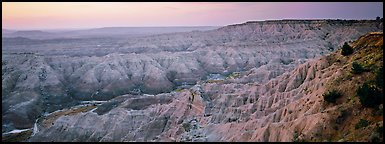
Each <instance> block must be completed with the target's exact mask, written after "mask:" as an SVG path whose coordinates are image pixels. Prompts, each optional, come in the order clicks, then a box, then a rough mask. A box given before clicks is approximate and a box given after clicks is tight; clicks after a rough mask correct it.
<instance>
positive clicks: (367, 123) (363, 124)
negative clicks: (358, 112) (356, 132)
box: [354, 119, 369, 129]
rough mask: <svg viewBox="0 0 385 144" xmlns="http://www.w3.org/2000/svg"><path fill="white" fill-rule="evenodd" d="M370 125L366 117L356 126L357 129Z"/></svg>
mask: <svg viewBox="0 0 385 144" xmlns="http://www.w3.org/2000/svg"><path fill="white" fill-rule="evenodd" d="M368 125H369V122H368V121H367V120H364V119H360V121H359V122H358V123H357V124H356V125H355V126H354V127H355V128H356V129H359V128H362V127H367V126H368Z"/></svg>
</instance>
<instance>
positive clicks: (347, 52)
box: [341, 42, 353, 56]
mask: <svg viewBox="0 0 385 144" xmlns="http://www.w3.org/2000/svg"><path fill="white" fill-rule="evenodd" d="M352 53H353V48H352V47H351V46H350V45H349V44H348V43H347V42H345V43H344V45H343V46H342V50H341V54H342V55H344V56H347V55H350V54H352Z"/></svg>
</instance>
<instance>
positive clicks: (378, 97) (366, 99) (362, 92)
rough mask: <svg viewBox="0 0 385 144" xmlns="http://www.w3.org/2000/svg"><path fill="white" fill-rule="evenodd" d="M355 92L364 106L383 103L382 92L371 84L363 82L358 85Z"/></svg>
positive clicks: (375, 105) (374, 105)
mask: <svg viewBox="0 0 385 144" xmlns="http://www.w3.org/2000/svg"><path fill="white" fill-rule="evenodd" d="M356 93H357V95H358V97H359V99H360V102H361V105H362V106H364V107H372V108H373V107H377V106H378V105H380V104H382V103H383V101H382V100H383V98H382V92H381V91H380V90H379V89H378V88H377V87H376V86H374V85H373V84H370V83H368V82H365V83H364V84H363V85H362V86H360V87H359V88H358V89H357V90H356Z"/></svg>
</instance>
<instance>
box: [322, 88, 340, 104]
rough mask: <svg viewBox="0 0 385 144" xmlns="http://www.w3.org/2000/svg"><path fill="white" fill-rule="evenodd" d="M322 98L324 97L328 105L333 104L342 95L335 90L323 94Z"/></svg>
mask: <svg viewBox="0 0 385 144" xmlns="http://www.w3.org/2000/svg"><path fill="white" fill-rule="evenodd" d="M322 96H323V97H324V100H325V101H327V102H329V103H335V102H336V100H337V98H339V97H341V96H342V94H341V93H340V92H338V91H336V90H332V91H329V92H327V93H324V94H323V95H322Z"/></svg>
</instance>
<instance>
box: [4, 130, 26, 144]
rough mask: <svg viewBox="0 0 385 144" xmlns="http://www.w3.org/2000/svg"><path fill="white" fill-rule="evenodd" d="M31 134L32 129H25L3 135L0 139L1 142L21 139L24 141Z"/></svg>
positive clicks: (19, 140) (20, 140)
mask: <svg viewBox="0 0 385 144" xmlns="http://www.w3.org/2000/svg"><path fill="white" fill-rule="evenodd" d="M31 135H32V130H27V131H23V132H21V133H13V134H7V135H3V136H2V137H1V141H2V142H22V141H26V140H27V139H28V138H29V137H30V136H31Z"/></svg>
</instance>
